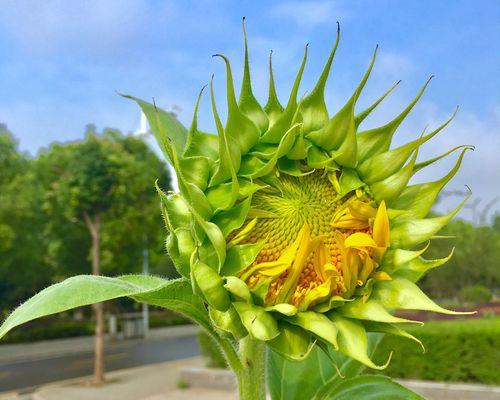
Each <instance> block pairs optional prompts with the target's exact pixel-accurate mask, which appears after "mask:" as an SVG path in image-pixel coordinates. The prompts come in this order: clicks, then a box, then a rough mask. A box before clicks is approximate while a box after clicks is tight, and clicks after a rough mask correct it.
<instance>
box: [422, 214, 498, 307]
mask: <svg viewBox="0 0 500 400" xmlns="http://www.w3.org/2000/svg"><path fill="white" fill-rule="evenodd" d="M497 219H498V220H500V217H497ZM494 224H495V223H494ZM494 224H493V226H479V227H475V226H473V225H472V224H471V223H469V222H466V221H463V220H460V219H458V220H455V221H452V222H450V223H449V225H448V226H446V227H445V228H444V229H443V230H442V231H441V232H440V235H441V234H442V235H450V236H453V237H452V238H450V239H436V240H433V241H432V242H431V246H430V248H429V250H428V251H427V252H426V258H428V259H432V258H440V257H444V256H446V255H448V254H449V253H450V251H451V249H452V248H453V247H455V252H454V254H453V257H452V258H451V259H450V261H448V262H447V263H446V264H445V265H444V266H442V267H439V268H436V269H434V270H432V271H430V272H429V273H428V274H427V275H426V276H425V277H424V278H423V279H422V281H421V282H420V284H419V285H420V286H421V287H422V289H423V290H424V292H425V293H427V294H429V295H430V296H431V297H438V298H456V297H457V296H458V294H459V292H460V290H461V289H463V288H465V287H467V286H472V285H481V286H484V287H486V288H488V289H489V290H490V291H492V292H494V291H495V290H498V287H500V268H498V260H500V229H496V228H495V225H494ZM499 226H500V223H499Z"/></svg>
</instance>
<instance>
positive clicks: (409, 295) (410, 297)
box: [373, 278, 474, 315]
mask: <svg viewBox="0 0 500 400" xmlns="http://www.w3.org/2000/svg"><path fill="white" fill-rule="evenodd" d="M373 298H374V299H375V300H377V301H379V302H380V304H382V305H383V306H384V307H386V308H389V309H396V308H406V309H408V310H427V311H434V312H438V313H441V314H450V315H464V314H474V312H472V313H470V312H457V311H451V310H447V309H445V308H443V307H440V306H438V305H437V304H436V303H434V302H433V301H432V300H431V299H430V298H429V297H427V295H426V294H424V292H422V291H421V290H420V289H419V288H418V286H417V285H415V284H414V283H413V282H411V281H409V280H408V279H404V278H396V279H393V280H391V281H386V282H378V283H377V285H376V287H375V289H374V291H373Z"/></svg>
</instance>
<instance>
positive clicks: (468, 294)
mask: <svg viewBox="0 0 500 400" xmlns="http://www.w3.org/2000/svg"><path fill="white" fill-rule="evenodd" d="M491 298H492V294H491V292H490V290H489V289H488V288H487V287H484V286H481V285H474V286H466V287H464V288H463V289H462V290H461V291H460V299H461V300H462V301H464V302H465V303H469V304H472V305H475V304H482V303H487V302H488V301H490V300H491Z"/></svg>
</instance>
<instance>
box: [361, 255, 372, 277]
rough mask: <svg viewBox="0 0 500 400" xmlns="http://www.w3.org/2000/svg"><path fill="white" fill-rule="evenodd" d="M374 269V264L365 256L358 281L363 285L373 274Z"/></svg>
mask: <svg viewBox="0 0 500 400" xmlns="http://www.w3.org/2000/svg"><path fill="white" fill-rule="evenodd" d="M374 269H375V262H374V261H373V260H372V258H371V257H369V256H368V255H366V256H365V260H364V262H363V267H362V270H361V272H360V274H359V279H360V280H361V282H363V283H364V282H365V281H366V280H367V279H368V277H369V276H370V274H371V273H372V272H373V270H374Z"/></svg>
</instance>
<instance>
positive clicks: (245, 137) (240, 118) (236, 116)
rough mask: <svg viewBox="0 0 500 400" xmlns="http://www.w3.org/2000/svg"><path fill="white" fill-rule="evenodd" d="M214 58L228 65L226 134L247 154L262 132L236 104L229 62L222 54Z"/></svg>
mask: <svg viewBox="0 0 500 400" xmlns="http://www.w3.org/2000/svg"><path fill="white" fill-rule="evenodd" d="M214 57H220V58H222V59H223V60H224V63H225V64H226V76H227V83H226V88H227V121H226V127H225V129H224V132H225V134H226V135H227V136H229V137H231V138H233V139H234V140H235V141H236V142H237V143H238V144H239V150H240V153H241V154H246V153H248V151H249V150H250V149H251V148H252V147H253V146H254V145H255V144H256V143H257V141H258V140H259V137H260V132H259V129H258V128H257V126H256V125H255V124H254V122H253V121H252V120H251V119H249V118H248V117H247V116H246V115H245V114H244V113H243V112H242V111H241V110H240V108H239V107H238V104H237V103H236V96H235V94H234V86H233V76H232V73H231V65H230V63H229V60H228V59H227V57H226V56H224V55H222V54H215V55H214Z"/></svg>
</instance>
